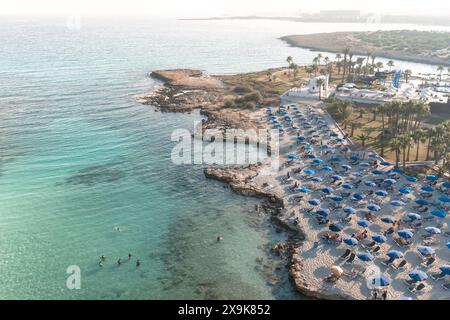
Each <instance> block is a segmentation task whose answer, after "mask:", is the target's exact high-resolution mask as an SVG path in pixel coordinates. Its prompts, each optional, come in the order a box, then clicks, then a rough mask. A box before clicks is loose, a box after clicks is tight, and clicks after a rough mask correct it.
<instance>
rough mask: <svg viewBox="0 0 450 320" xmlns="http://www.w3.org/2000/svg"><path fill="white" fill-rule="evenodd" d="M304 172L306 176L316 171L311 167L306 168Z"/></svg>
mask: <svg viewBox="0 0 450 320" xmlns="http://www.w3.org/2000/svg"><path fill="white" fill-rule="evenodd" d="M304 173H305V174H307V175H308V176H312V175H313V174H315V173H316V172H315V171H314V170H312V169H306V170H305V171H304Z"/></svg>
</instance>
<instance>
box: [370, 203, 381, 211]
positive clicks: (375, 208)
mask: <svg viewBox="0 0 450 320" xmlns="http://www.w3.org/2000/svg"><path fill="white" fill-rule="evenodd" d="M367 209H369V210H370V211H374V212H378V211H381V207H380V206H379V205H376V204H369V205H368V206H367Z"/></svg>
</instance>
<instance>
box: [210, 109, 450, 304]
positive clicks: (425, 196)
mask: <svg viewBox="0 0 450 320" xmlns="http://www.w3.org/2000/svg"><path fill="white" fill-rule="evenodd" d="M281 105H282V107H281V108H280V107H279V106H278V104H273V107H270V108H257V109H253V110H245V111H238V110H233V109H232V110H230V109H228V110H226V113H227V117H228V118H229V119H234V120H233V121H231V122H230V121H228V122H227V124H226V125H224V123H223V122H221V121H220V119H221V116H220V115H221V114H222V113H221V111H220V109H221V108H220V107H217V106H216V107H215V109H214V112H216V113H215V114H216V118H214V121H212V122H209V124H208V125H209V126H210V127H213V126H214V125H215V124H217V125H218V126H219V127H220V126H221V127H222V128H225V127H229V126H230V125H235V126H239V124H240V123H241V121H242V117H244V116H245V119H247V122H249V123H252V124H253V125H254V126H256V127H265V128H266V129H273V128H274V126H276V127H278V128H282V130H281V131H282V135H281V140H280V146H279V148H280V157H281V159H280V163H281V164H282V166H281V167H280V170H279V171H278V172H277V173H274V174H271V175H266V174H265V175H262V174H260V173H261V172H262V170H265V169H266V168H265V167H269V166H270V165H271V163H269V162H268V161H266V162H265V163H263V164H260V165H253V166H247V167H245V168H240V167H233V168H223V167H210V168H206V169H205V175H206V176H207V177H208V178H211V179H216V180H219V181H222V182H224V183H227V184H229V185H230V186H231V188H232V190H234V191H235V192H238V193H240V194H243V195H246V196H254V197H258V198H262V199H264V200H265V202H264V203H265V206H266V209H267V212H269V213H270V214H271V215H272V217H273V220H274V221H275V222H276V223H277V224H279V225H281V226H283V227H284V229H285V230H286V231H288V232H289V234H290V235H291V237H290V240H289V242H288V243H287V244H286V247H287V252H288V254H287V263H288V264H289V272H290V275H291V278H292V280H293V281H294V283H295V286H296V288H297V290H298V291H299V292H301V293H303V294H305V295H307V296H310V297H315V298H319V299H381V298H382V299H394V300H397V299H450V291H449V290H447V289H446V288H445V287H444V285H445V286H448V276H447V274H448V273H447V272H448V270H447V267H448V261H449V258H450V250H449V248H448V240H449V239H448V238H449V235H450V232H449V230H448V217H447V213H448V207H446V202H444V201H442V200H443V199H444V198H445V199H448V194H450V189H448V179H447V180H444V179H442V178H441V177H437V176H433V175H431V173H429V174H428V176H427V175H424V174H417V175H415V176H411V175H408V176H407V175H406V174H405V173H403V172H401V170H399V169H396V168H394V166H393V164H392V163H387V162H385V161H384V160H383V159H381V158H380V157H379V156H378V155H377V154H376V153H372V152H370V151H368V152H365V153H364V154H362V155H361V154H358V155H356V154H353V153H352V152H351V150H350V148H349V147H350V144H351V143H350V141H349V140H347V139H346V138H345V137H344V134H343V132H342V131H341V130H340V128H339V127H338V126H337V124H336V123H335V121H334V120H333V119H332V118H331V116H329V115H328V113H326V111H324V109H323V105H322V103H319V102H313V101H300V102H298V103H296V104H292V103H289V102H286V101H281ZM212 108H213V107H212V106H211V107H209V108H202V111H206V112H212ZM222 111H223V110H222ZM223 114H224V113H223ZM236 114H240V116H237V117H236ZM444 185H445V186H444ZM433 277H437V278H439V279H437V280H434V279H433Z"/></svg>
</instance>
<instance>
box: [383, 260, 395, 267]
mask: <svg viewBox="0 0 450 320" xmlns="http://www.w3.org/2000/svg"><path fill="white" fill-rule="evenodd" d="M394 261H395V259H393V258H389V260H384V261H382V262H381V263H382V264H384V265H385V266H390V265H392V263H393V262H394Z"/></svg>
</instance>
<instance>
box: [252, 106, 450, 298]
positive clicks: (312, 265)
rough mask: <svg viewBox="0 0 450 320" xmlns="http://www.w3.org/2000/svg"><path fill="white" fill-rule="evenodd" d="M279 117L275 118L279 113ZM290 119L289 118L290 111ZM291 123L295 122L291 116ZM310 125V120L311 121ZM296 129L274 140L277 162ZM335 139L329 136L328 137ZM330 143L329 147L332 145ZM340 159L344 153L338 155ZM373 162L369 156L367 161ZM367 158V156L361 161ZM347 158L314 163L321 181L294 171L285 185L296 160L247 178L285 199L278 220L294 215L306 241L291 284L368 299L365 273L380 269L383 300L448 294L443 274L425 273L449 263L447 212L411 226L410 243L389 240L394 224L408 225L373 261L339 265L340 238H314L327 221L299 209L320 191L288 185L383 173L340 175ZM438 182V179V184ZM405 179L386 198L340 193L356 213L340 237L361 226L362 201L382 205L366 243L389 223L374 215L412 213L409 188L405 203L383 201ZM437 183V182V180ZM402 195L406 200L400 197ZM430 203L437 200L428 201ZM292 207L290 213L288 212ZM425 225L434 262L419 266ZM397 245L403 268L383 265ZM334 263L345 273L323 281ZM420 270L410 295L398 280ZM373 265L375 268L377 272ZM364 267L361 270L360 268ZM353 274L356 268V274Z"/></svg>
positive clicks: (338, 212) (416, 194)
mask: <svg viewBox="0 0 450 320" xmlns="http://www.w3.org/2000/svg"><path fill="white" fill-rule="evenodd" d="M307 103H308V104H310V105H314V109H315V110H316V111H317V112H318V113H319V115H320V116H321V117H323V118H324V119H325V120H326V121H327V123H328V125H329V126H331V127H332V129H333V130H334V131H335V132H336V133H340V137H341V138H342V134H341V132H340V131H339V128H338V127H337V126H336V124H335V123H334V121H333V119H332V118H331V117H330V116H329V115H328V114H327V113H325V112H324V111H323V110H322V109H321V107H320V106H318V104H317V103H312V102H307ZM274 110H277V108H274ZM300 111H301V112H302V113H303V114H304V115H306V112H305V109H304V108H303V106H302V105H300ZM264 114H265V111H264V112H258V113H255V114H253V117H255V119H257V118H259V119H260V118H261V117H263V115H264ZM290 115H291V116H293V113H292V109H291V111H290ZM280 118H281V117H280ZM293 118H294V119H295V117H294V116H293ZM266 121H267V120H266ZM294 124H298V123H297V122H296V121H295V120H294ZM313 127H314V124H313ZM301 135H302V136H306V133H305V131H303V132H302V133H301ZM296 137H297V136H296V134H295V133H294V132H293V133H291V134H289V133H286V134H285V136H284V137H283V138H282V139H281V145H280V154H281V158H282V159H281V163H284V162H286V161H287V155H288V154H291V153H295V150H290V149H289V146H291V145H295V144H296ZM331 139H335V138H331ZM327 143H328V142H327ZM332 148H334V147H333V146H332ZM317 149H319V148H318V147H315V152H316V155H317V156H318V157H319V158H322V159H323V160H326V159H328V157H326V156H323V155H320V152H318V151H317ZM297 154H298V155H299V160H297V162H298V163H301V162H303V163H304V164H306V168H311V165H310V163H311V161H312V160H307V159H304V158H302V157H301V154H300V153H299V152H297ZM342 158H344V156H342ZM372 161H373V160H372ZM365 162H370V160H368V161H365ZM346 163H347V160H345V161H344V162H342V163H339V164H338V165H337V166H336V168H338V171H337V172H331V173H328V172H324V171H322V170H320V169H319V168H320V167H321V166H323V165H328V163H327V162H326V161H325V162H324V164H322V165H319V166H318V167H317V168H315V171H316V174H315V175H314V176H315V177H317V176H320V177H322V178H324V182H323V183H315V184H314V183H310V182H307V181H305V180H304V179H303V178H302V177H301V176H299V175H295V176H294V177H293V179H292V180H291V181H290V182H289V183H288V184H285V183H283V182H281V179H282V178H285V177H286V174H287V172H288V171H290V170H292V169H293V168H297V167H298V166H299V164H297V165H296V166H292V167H289V168H283V169H282V170H280V172H279V173H277V174H274V175H272V176H258V177H256V178H254V180H253V182H254V183H255V184H257V185H259V186H260V187H261V188H262V186H263V184H268V185H269V187H266V188H262V189H265V190H267V189H268V188H269V189H271V191H273V192H274V193H276V194H277V195H279V196H281V197H283V198H284V199H286V202H287V203H289V204H288V205H287V207H286V210H285V213H284V216H283V217H282V219H283V220H284V221H285V222H288V223H290V224H293V222H294V219H297V221H298V225H297V226H296V228H299V229H300V230H302V232H303V233H304V234H305V236H306V240H305V241H304V243H303V244H302V245H301V246H300V247H299V248H298V252H297V254H296V255H294V257H293V261H294V262H295V263H294V266H293V267H292V270H291V274H292V275H293V277H294V280H295V282H296V285H297V286H298V287H299V288H300V289H302V290H304V291H308V292H309V293H310V294H314V295H315V296H318V297H328V298H338V297H340V298H350V299H369V298H370V297H371V292H370V290H369V289H368V288H367V284H366V281H367V278H368V277H369V276H370V275H372V274H374V273H377V272H381V273H383V274H386V275H388V276H389V278H390V279H391V285H390V286H388V287H385V288H383V289H382V290H388V299H399V298H400V297H403V296H405V297H411V298H412V299H450V291H447V290H445V289H443V287H442V284H444V283H448V282H449V280H450V277H449V276H446V277H445V278H444V279H443V280H437V281H436V280H433V279H432V278H431V275H432V274H434V273H438V272H439V267H440V266H441V265H444V264H449V258H450V249H448V248H447V246H446V244H447V241H448V240H449V236H448V235H446V232H448V231H449V230H448V222H449V221H448V220H449V216H447V217H446V218H445V219H441V218H437V217H434V218H433V219H432V220H430V221H422V223H423V226H421V227H420V228H418V229H417V231H414V238H413V239H412V244H411V245H410V246H408V247H406V248H405V247H400V246H398V245H397V244H396V243H395V242H394V241H393V237H397V231H398V230H399V229H407V228H408V226H407V225H406V223H402V225H401V226H400V227H397V228H396V230H395V232H394V233H393V234H392V235H387V239H388V240H387V242H386V243H384V244H382V245H381V250H380V253H379V255H377V256H375V259H374V261H372V262H363V261H360V260H359V259H358V258H356V259H355V261H354V263H353V264H351V265H347V264H344V262H343V261H340V260H339V257H340V256H341V255H342V254H343V253H344V252H345V250H346V249H347V248H349V247H348V246H347V245H345V244H344V243H341V244H340V245H334V244H333V245H330V244H325V243H324V242H323V241H321V240H320V235H321V234H323V233H324V232H326V231H328V225H319V224H318V222H317V220H316V215H315V214H313V215H311V216H308V215H306V214H305V213H304V212H302V211H303V209H304V208H309V207H311V206H310V205H309V204H308V203H307V200H308V199H311V198H317V199H320V197H321V196H323V194H322V193H321V191H320V190H319V191H316V192H313V193H311V194H299V193H297V194H293V193H292V192H291V191H290V189H289V187H290V186H292V185H293V183H294V181H297V182H298V184H299V187H300V188H301V187H304V186H306V187H308V188H322V187H323V186H329V182H330V179H329V177H330V176H331V175H333V174H340V175H343V176H344V182H349V183H351V182H352V179H353V180H360V179H361V180H363V181H366V180H375V179H386V178H387V175H386V174H383V175H382V176H374V175H373V174H372V173H371V169H366V171H365V173H364V175H365V176H364V177H363V178H354V177H351V176H345V175H344V174H343V173H341V172H342V169H340V165H342V164H346ZM379 169H380V170H383V171H387V170H389V169H392V167H390V168H385V167H380V168H379ZM360 170H362V168H360V167H358V166H355V167H353V169H352V170H351V171H360ZM442 182H443V181H442V180H440V183H439V184H441V183H442ZM406 183H409V182H408V181H407V180H405V176H402V177H401V178H400V179H399V180H398V182H397V184H396V185H395V186H394V191H390V192H389V194H390V196H388V197H387V198H376V197H374V196H368V197H367V198H366V199H365V200H363V201H361V202H359V203H355V202H352V201H351V200H350V199H347V198H344V201H343V202H342V203H339V204H340V205H341V206H342V207H343V208H344V207H347V206H352V207H354V208H355V209H357V210H358V213H357V215H356V216H353V218H352V221H351V222H350V223H349V224H345V229H344V230H343V232H341V235H342V238H346V237H350V235H351V234H353V233H355V232H358V231H362V230H363V229H362V228H361V227H359V226H358V225H357V223H356V222H357V221H358V220H359V219H362V218H363V216H364V214H365V213H366V212H368V210H367V209H366V206H367V204H369V203H373V202H375V201H377V202H378V203H380V206H381V208H382V210H381V212H375V213H373V214H374V216H375V219H374V221H373V224H372V225H371V226H370V227H369V228H368V231H369V237H368V240H367V242H371V236H372V234H377V233H383V232H384V231H386V230H387V229H388V228H389V227H391V226H392V225H387V224H385V223H383V222H382V221H381V220H380V218H381V217H383V216H387V215H388V216H393V217H395V218H397V219H402V218H404V217H405V216H406V214H407V213H409V212H417V209H415V208H413V207H414V206H416V204H415V202H414V201H415V200H416V199H418V198H420V197H421V196H420V195H419V192H418V191H417V190H415V191H413V192H412V193H411V194H409V195H407V196H403V198H407V199H409V202H408V203H407V205H405V206H404V207H400V208H397V207H392V206H391V205H390V204H389V202H390V201H392V200H399V199H400V198H402V197H401V196H400V194H399V192H398V190H399V189H400V188H401V187H402V186H403V185H405V184H406ZM424 184H425V182H419V183H416V184H414V185H415V187H418V188H420V186H422V185H424ZM439 184H438V185H439ZM361 185H362V186H361V187H360V188H359V189H357V190H356V189H353V190H344V189H342V188H339V187H333V186H332V188H334V189H335V191H336V192H335V194H339V193H340V192H351V193H354V192H363V191H367V190H369V189H370V188H368V187H366V186H364V184H363V183H362V184H361ZM379 189H384V187H382V188H380V187H377V188H372V190H374V191H375V190H379ZM440 195H441V193H440V192H438V191H435V192H433V199H437V197H438V196H440ZM296 196H303V197H304V201H303V202H302V203H300V204H293V203H291V202H290V201H291V200H292V199H293V198H294V197H296ZM404 200H406V199H404ZM332 202H333V201H331V200H324V201H322V208H328V206H329V204H330V203H332ZM433 202H438V201H437V200H436V201H433ZM317 209H320V207H317V208H316V209H315V210H313V212H315V211H316V210H317ZM434 209H435V208H434V207H431V206H430V211H432V210H434ZM292 212H295V214H294V216H291V213H292ZM341 215H345V214H344V213H343V211H342V209H339V210H336V211H332V214H331V215H330V217H329V219H330V222H331V223H333V222H338V220H339V219H338V218H339V217H340V216H341ZM422 216H423V217H425V216H430V213H429V212H428V213H425V214H422ZM428 226H433V227H436V226H439V227H440V229H441V231H442V234H440V235H437V236H435V237H434V242H433V243H432V244H430V246H431V247H432V248H433V249H435V250H436V255H435V257H436V261H435V263H434V264H433V265H432V266H430V267H424V266H421V264H420V263H421V260H420V258H419V255H418V251H417V246H419V245H424V241H423V239H422V235H424V234H426V232H425V230H424V228H425V227H428ZM315 242H320V246H319V247H318V248H316V247H315ZM391 249H395V250H399V251H401V252H403V253H404V255H405V257H404V258H405V259H406V260H407V262H408V264H407V266H406V268H405V269H404V270H401V271H400V270H399V271H397V270H395V269H393V268H391V267H386V266H384V265H383V264H382V263H381V262H382V261H384V260H387V259H388V257H387V256H386V253H387V252H388V251H389V250H391ZM353 251H354V252H365V251H367V250H366V249H364V248H362V247H361V242H360V244H359V245H358V246H357V247H355V248H354V249H353ZM401 260H402V259H400V260H397V261H396V263H399V262H400V261H401ZM334 265H338V266H341V267H342V268H343V269H344V271H345V275H344V276H342V277H341V279H339V280H338V282H337V283H336V284H333V285H331V284H328V283H326V282H324V279H325V278H326V277H327V276H329V275H330V268H331V267H332V266H334ZM416 268H417V269H420V270H423V271H425V272H426V273H427V274H428V276H429V278H428V280H426V281H424V283H425V284H426V289H425V290H424V292H421V293H420V294H414V293H410V292H409V291H408V285H407V284H406V283H405V282H404V280H405V279H409V277H408V272H410V271H412V270H414V269H416ZM378 270H379V271H378ZM363 272H364V273H363ZM358 273H360V274H359V275H358Z"/></svg>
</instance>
